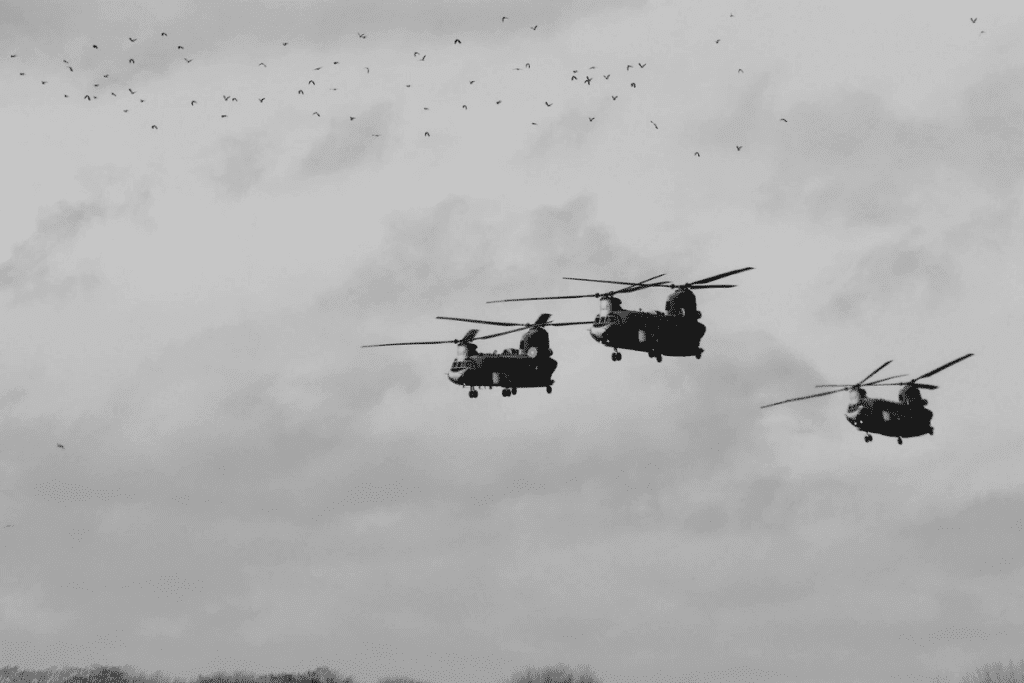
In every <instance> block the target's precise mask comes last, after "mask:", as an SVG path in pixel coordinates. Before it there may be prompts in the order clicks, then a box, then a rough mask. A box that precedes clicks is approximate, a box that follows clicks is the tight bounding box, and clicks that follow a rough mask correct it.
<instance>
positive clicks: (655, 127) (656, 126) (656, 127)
mask: <svg viewBox="0 0 1024 683" xmlns="http://www.w3.org/2000/svg"><path fill="white" fill-rule="evenodd" d="M651 123H653V124H654V130H658V124H656V123H654V121H651Z"/></svg>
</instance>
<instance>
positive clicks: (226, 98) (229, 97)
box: [221, 95, 231, 102]
mask: <svg viewBox="0 0 1024 683" xmlns="http://www.w3.org/2000/svg"><path fill="white" fill-rule="evenodd" d="M221 97H223V98H224V101H225V102H227V101H228V100H230V99H231V95H221Z"/></svg>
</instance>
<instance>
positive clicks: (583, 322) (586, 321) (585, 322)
mask: <svg viewBox="0 0 1024 683" xmlns="http://www.w3.org/2000/svg"><path fill="white" fill-rule="evenodd" d="M593 324H594V321H593V320H579V321H577V322H571V323H544V327H561V326H562V325H593Z"/></svg>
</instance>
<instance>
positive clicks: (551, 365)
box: [448, 349, 558, 397]
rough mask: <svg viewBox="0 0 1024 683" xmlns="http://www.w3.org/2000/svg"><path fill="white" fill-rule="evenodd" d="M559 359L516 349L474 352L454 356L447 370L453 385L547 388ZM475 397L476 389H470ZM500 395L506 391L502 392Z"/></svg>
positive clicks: (552, 381)
mask: <svg viewBox="0 0 1024 683" xmlns="http://www.w3.org/2000/svg"><path fill="white" fill-rule="evenodd" d="M556 367H558V361H556V360H555V359H554V358H552V357H551V356H537V357H531V356H530V355H528V354H526V353H523V352H522V351H521V350H519V349H506V350H505V351H502V352H500V353H476V354H473V355H468V356H466V357H465V358H456V359H455V360H454V361H453V362H452V366H451V368H450V369H449V370H448V380H449V381H450V382H452V383H453V384H458V385H461V386H466V387H470V388H471V389H473V390H475V389H476V388H477V387H501V388H502V389H505V390H508V392H510V393H515V392H514V391H512V390H514V389H522V388H526V387H550V386H551V385H552V384H554V383H555V382H554V380H553V379H551V376H552V375H553V374H554V372H555V368H556ZM470 395H471V397H475V396H476V394H475V391H474V392H471V394H470ZM503 395H506V396H507V395H509V393H506V392H503Z"/></svg>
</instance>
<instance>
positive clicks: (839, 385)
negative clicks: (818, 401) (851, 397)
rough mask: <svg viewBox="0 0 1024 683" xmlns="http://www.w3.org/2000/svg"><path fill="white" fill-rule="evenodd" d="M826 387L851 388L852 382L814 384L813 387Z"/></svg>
mask: <svg viewBox="0 0 1024 683" xmlns="http://www.w3.org/2000/svg"><path fill="white" fill-rule="evenodd" d="M828 387H839V388H840V389H852V388H853V385H852V384H815V385H814V388H815V389H825V388H828Z"/></svg>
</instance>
